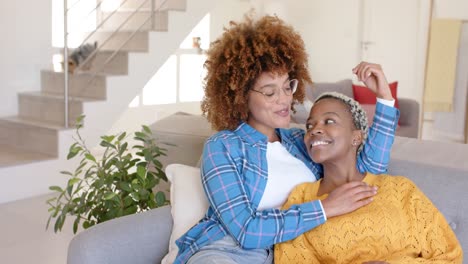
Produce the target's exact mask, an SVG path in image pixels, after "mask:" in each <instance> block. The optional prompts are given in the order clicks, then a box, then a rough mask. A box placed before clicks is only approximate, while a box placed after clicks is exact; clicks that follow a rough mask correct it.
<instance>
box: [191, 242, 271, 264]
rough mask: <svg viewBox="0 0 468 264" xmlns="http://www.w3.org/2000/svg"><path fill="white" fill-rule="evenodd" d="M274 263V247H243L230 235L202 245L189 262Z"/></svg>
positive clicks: (220, 263)
mask: <svg viewBox="0 0 468 264" xmlns="http://www.w3.org/2000/svg"><path fill="white" fill-rule="evenodd" d="M235 263H242V264H244V263H249V264H272V263H273V250H272V249H242V248H241V247H240V246H238V245H237V243H236V242H235V241H234V239H233V238H232V237H230V236H225V237H224V238H222V239H220V240H217V241H215V242H213V243H211V244H208V245H206V246H204V247H202V248H201V249H200V250H199V251H198V252H197V253H195V254H194V255H193V256H192V257H190V259H189V260H188V262H187V264H235Z"/></svg>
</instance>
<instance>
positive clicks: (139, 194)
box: [46, 116, 168, 233]
mask: <svg viewBox="0 0 468 264" xmlns="http://www.w3.org/2000/svg"><path fill="white" fill-rule="evenodd" d="M83 119H84V116H81V117H79V118H78V120H77V122H76V124H77V125H76V136H77V137H76V138H74V139H75V142H74V143H73V144H72V145H71V146H70V150H69V153H68V156H67V159H73V158H75V157H81V160H80V162H79V165H78V166H77V167H76V168H75V170H74V171H73V172H70V171H62V172H61V173H62V174H64V175H66V176H67V177H69V179H68V181H67V184H66V186H63V187H60V186H51V187H50V190H52V191H55V192H56V195H55V196H54V197H53V198H51V199H49V200H47V204H48V205H49V212H50V217H49V219H48V221H47V227H46V228H48V227H49V224H50V222H51V220H53V219H55V224H54V231H55V232H58V231H61V230H62V227H63V225H64V223H65V220H66V218H67V216H70V217H75V220H74V223H73V232H74V233H76V232H77V230H78V227H79V225H80V223H81V224H82V227H83V228H84V229H86V228H89V227H91V226H93V225H95V224H98V223H101V222H104V221H107V220H110V219H113V218H117V217H120V216H124V215H129V214H134V213H138V212H142V211H146V210H149V209H152V208H156V207H159V206H163V205H166V204H168V200H167V199H166V195H165V194H164V192H162V191H158V192H156V193H155V192H154V191H153V188H154V187H155V186H156V185H158V184H159V183H160V181H166V182H167V177H166V174H165V173H164V171H163V170H162V164H161V162H160V161H159V160H158V158H160V157H161V156H166V151H167V150H166V149H164V148H161V147H159V146H158V145H157V142H156V139H155V138H154V137H153V135H152V133H151V130H150V129H149V128H148V127H147V126H143V128H142V131H140V132H135V133H134V139H135V140H136V142H137V143H136V144H135V145H134V146H133V147H130V145H129V142H128V137H129V135H128V134H127V133H126V132H122V133H119V134H117V135H111V136H102V137H101V139H102V141H101V143H100V146H101V147H102V148H104V152H103V153H104V154H103V155H102V157H99V158H98V157H96V156H95V155H93V153H91V151H90V150H89V148H88V147H87V146H86V144H85V141H84V140H83V138H82V137H81V135H80V128H82V127H83V124H82V122H83ZM163 144H167V143H163Z"/></svg>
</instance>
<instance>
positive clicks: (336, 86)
mask: <svg viewBox="0 0 468 264" xmlns="http://www.w3.org/2000/svg"><path fill="white" fill-rule="evenodd" d="M352 85H353V82H352V81H351V80H350V79H345V80H341V81H338V82H330V83H327V82H322V83H313V84H312V85H310V86H306V96H307V98H308V99H309V100H311V101H312V102H313V101H315V98H317V96H319V95H321V94H322V93H325V92H338V93H342V94H344V95H346V96H349V97H351V98H353V90H352V89H351V87H352Z"/></svg>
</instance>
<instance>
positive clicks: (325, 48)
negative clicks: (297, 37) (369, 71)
mask: <svg viewBox="0 0 468 264" xmlns="http://www.w3.org/2000/svg"><path fill="white" fill-rule="evenodd" d="M293 3H294V4H293ZM264 8H265V10H264V11H265V12H266V13H268V14H277V15H278V16H279V17H280V18H282V19H284V20H285V21H286V22H287V23H289V24H291V25H292V26H293V27H294V28H295V29H296V30H297V31H298V32H299V33H300V34H301V35H302V38H303V40H304V42H305V45H306V49H307V52H308V54H309V67H310V71H311V75H312V80H313V81H314V82H328V81H330V82H334V81H338V80H341V79H344V78H350V77H351V69H352V67H354V66H355V64H356V63H357V62H358V61H359V53H358V51H359V41H360V29H359V16H358V14H359V1H357V0H352V1H342V0H328V1H323V0H294V1H293V2H291V1H279V0H265V1H264Z"/></svg>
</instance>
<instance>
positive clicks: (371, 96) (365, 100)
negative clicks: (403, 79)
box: [352, 82, 399, 108]
mask: <svg viewBox="0 0 468 264" xmlns="http://www.w3.org/2000/svg"><path fill="white" fill-rule="evenodd" d="M352 86H353V96H354V100H356V101H358V102H359V103H360V104H376V103H377V98H376V97H375V93H374V92H372V91H371V90H369V88H367V87H365V86H361V85H357V84H353V85H352ZM389 86H390V92H391V93H392V96H393V98H395V107H396V108H399V105H398V98H397V88H398V82H392V83H390V84H389Z"/></svg>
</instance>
